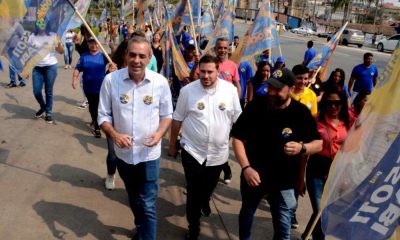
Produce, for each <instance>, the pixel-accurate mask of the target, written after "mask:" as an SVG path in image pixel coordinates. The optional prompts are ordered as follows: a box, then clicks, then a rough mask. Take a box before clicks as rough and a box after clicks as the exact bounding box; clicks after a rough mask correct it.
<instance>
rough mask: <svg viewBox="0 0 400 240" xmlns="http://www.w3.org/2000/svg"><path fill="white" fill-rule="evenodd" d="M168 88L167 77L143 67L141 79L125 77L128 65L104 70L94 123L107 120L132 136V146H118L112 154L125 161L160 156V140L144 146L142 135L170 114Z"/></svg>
mask: <svg viewBox="0 0 400 240" xmlns="http://www.w3.org/2000/svg"><path fill="white" fill-rule="evenodd" d="M172 112H173V110H172V101H171V91H170V89H169V85H168V82H167V79H166V78H164V77H163V76H162V75H160V74H158V73H156V72H153V71H150V70H148V69H146V72H145V77H144V80H143V81H142V82H141V83H139V84H136V83H135V82H134V81H133V80H131V79H129V74H128V68H123V69H120V70H118V71H115V72H112V73H110V74H107V75H106V77H105V78H104V81H103V84H102V86H101V90H100V101H99V108H98V123H99V125H101V124H102V123H104V122H109V123H111V124H112V125H113V127H114V128H115V130H116V131H117V132H118V133H121V134H128V135H130V136H132V137H133V146H132V148H129V149H127V148H119V147H118V146H117V145H115V144H114V148H115V154H116V155H117V157H118V158H120V159H122V160H124V161H125V162H126V163H128V164H134V165H136V164H138V163H141V162H146V161H151V160H155V159H157V158H159V157H160V156H161V141H160V142H159V143H158V144H157V145H156V146H154V147H146V146H144V141H145V139H144V138H145V137H146V136H148V135H150V134H153V133H155V132H156V131H157V129H158V126H159V123H160V120H161V119H162V118H171V117H172Z"/></svg>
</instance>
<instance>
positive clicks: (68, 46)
mask: <svg viewBox="0 0 400 240" xmlns="http://www.w3.org/2000/svg"><path fill="white" fill-rule="evenodd" d="M73 52H74V44H73V43H72V42H71V43H65V51H64V63H65V65H71V63H72V53H73Z"/></svg>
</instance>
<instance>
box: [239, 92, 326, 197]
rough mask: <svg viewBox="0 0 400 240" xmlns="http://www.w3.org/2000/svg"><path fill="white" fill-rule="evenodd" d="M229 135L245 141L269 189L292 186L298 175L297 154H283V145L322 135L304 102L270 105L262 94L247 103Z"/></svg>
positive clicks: (255, 167) (253, 166) (309, 139)
mask: <svg viewBox="0 0 400 240" xmlns="http://www.w3.org/2000/svg"><path fill="white" fill-rule="evenodd" d="M232 136H233V137H235V138H237V139H239V140H241V141H243V142H244V145H245V149H246V154H247V158H248V159H249V162H250V165H251V167H252V168H254V169H256V170H257V172H258V173H259V174H260V177H261V181H262V182H263V183H264V184H265V185H266V186H267V187H268V188H270V189H272V190H284V189H291V188H294V187H295V184H296V181H297V179H298V173H299V163H300V156H299V155H298V156H287V155H286V154H284V151H283V149H284V145H285V144H286V143H287V142H290V141H295V142H304V143H308V142H311V141H313V140H316V139H321V137H320V135H319V133H318V130H317V123H316V121H315V119H314V118H313V117H312V115H311V112H310V110H308V108H307V107H306V106H305V105H303V104H302V103H300V102H298V101H294V100H292V101H291V102H290V104H289V106H288V107H286V108H285V109H269V108H267V107H266V103H265V97H260V98H258V99H256V100H255V101H252V102H250V103H249V104H248V105H247V106H246V108H245V109H244V111H243V112H242V114H241V115H240V117H239V119H238V120H237V121H236V123H235V124H234V126H233V128H232Z"/></svg>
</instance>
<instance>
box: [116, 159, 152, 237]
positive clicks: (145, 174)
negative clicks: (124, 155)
mask: <svg viewBox="0 0 400 240" xmlns="http://www.w3.org/2000/svg"><path fill="white" fill-rule="evenodd" d="M116 160H117V169H118V172H119V175H120V176H121V178H122V181H124V184H125V189H126V191H127V192H128V198H129V205H130V207H131V210H132V213H133V215H134V217H135V225H136V230H137V236H138V238H139V239H140V240H155V239H156V235H157V213H156V200H157V192H158V177H159V174H160V159H159V158H158V159H156V160H152V161H148V162H142V163H139V164H137V165H133V164H127V163H126V162H124V161H123V160H121V159H119V158H117V159H116Z"/></svg>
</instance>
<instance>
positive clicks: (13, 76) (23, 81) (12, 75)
mask: <svg viewBox="0 0 400 240" xmlns="http://www.w3.org/2000/svg"><path fill="white" fill-rule="evenodd" d="M8 69H9V72H10V83H11V84H14V85H17V80H16V79H15V75H17V76H18V80H19V82H20V83H24V84H26V80H24V79H22V77H21V76H20V75H19V74H17V73H16V72H15V70H14V68H12V67H11V66H9V67H8Z"/></svg>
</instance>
